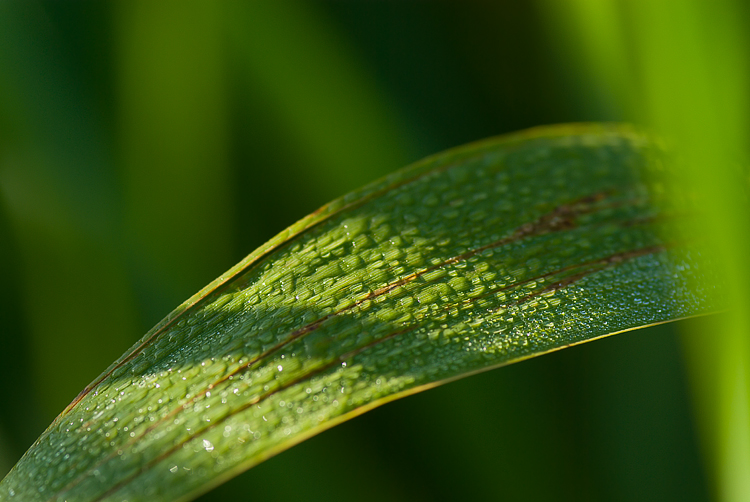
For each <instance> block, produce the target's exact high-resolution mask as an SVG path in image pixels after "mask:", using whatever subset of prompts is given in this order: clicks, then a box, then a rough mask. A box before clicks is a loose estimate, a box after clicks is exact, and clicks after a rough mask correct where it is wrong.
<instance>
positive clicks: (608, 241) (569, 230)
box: [0, 125, 719, 502]
mask: <svg viewBox="0 0 750 502" xmlns="http://www.w3.org/2000/svg"><path fill="white" fill-rule="evenodd" d="M667 162H668V159H667V158H666V157H665V156H664V154H663V152H662V150H661V149H660V148H658V147H657V146H656V145H655V144H654V143H653V142H652V141H650V140H649V139H648V137H646V136H644V135H643V134H641V133H639V132H637V131H634V130H632V129H630V128H628V127H625V126H597V125H571V126H558V127H551V128H542V129H535V130H531V131H527V132H523V133H519V134H516V135H511V136H507V137H502V138H497V139H491V140H487V141H484V142H480V143H476V144H472V145H468V146H465V147H461V148H458V149H454V150H450V151H448V152H444V153H441V154H438V155H435V156H433V157H430V158H428V159H426V160H424V161H422V162H419V163H417V164H415V165H413V166H411V167H409V168H407V169H405V170H402V171H399V172H397V173H395V174H393V175H391V176H389V177H387V178H385V179H384V180H381V181H379V182H376V183H374V184H372V185H369V186H367V187H365V188H363V189H361V190H359V191H356V192H354V193H351V194H349V195H347V196H344V197H343V198H341V199H338V200H336V201H334V202H332V203H331V204H329V205H327V206H324V207H323V208H321V209H320V210H318V211H317V212H315V213H313V214H312V215H310V216H308V217H306V218H304V219H302V220H301V221H299V222H298V223H296V224H295V225H293V226H292V227H290V228H289V229H287V230H286V231H284V232H282V233H281V234H279V235H278V236H277V237H275V238H273V239H272V240H271V241H269V242H268V243H266V244H265V245H263V246H261V247H260V248H259V249H257V250H256V251H254V252H253V253H252V254H250V255H249V256H248V257H247V258H246V259H245V260H243V261H242V262H241V263H239V264H238V265H236V266H235V267H234V268H232V269H231V270H230V271H228V272H227V273H226V274H225V275H223V276H221V277H220V278H219V279H217V280H216V281H214V282H213V283H212V284H210V285H209V286H207V287H206V288H204V289H203V290H202V291H200V292H199V293H198V294H196V295H195V296H194V297H193V298H191V299H190V300H188V301H187V302H186V303H184V304H183V305H182V306H180V307H179V308H178V309H177V310H175V311H174V312H173V313H172V314H170V315H169V316H168V317H167V318H166V319H164V320H163V321H162V322H161V323H159V324H158V325H157V326H156V327H155V328H154V329H152V330H151V331H150V332H149V333H148V334H146V336H145V337H144V338H143V339H142V340H141V341H140V342H138V343H137V344H136V345H135V346H134V347H133V348H132V349H131V350H130V351H129V352H128V353H127V354H125V355H124V356H123V357H122V358H121V359H119V360H118V361H116V362H115V363H113V365H112V366H110V367H109V368H108V369H107V370H106V371H105V372H104V373H103V374H102V375H101V376H100V377H99V378H98V379H97V380H96V381H94V382H93V383H92V384H91V385H90V386H89V387H87V388H86V389H85V390H84V391H83V392H82V393H81V394H80V395H79V397H78V398H77V399H76V400H75V401H74V402H73V403H72V404H71V405H70V406H69V407H68V408H67V409H66V410H65V411H64V412H63V413H62V414H61V415H60V416H59V417H58V419H57V420H56V421H55V422H54V423H53V424H52V425H51V426H50V428H49V429H48V430H47V431H46V432H45V433H44V434H43V435H42V436H41V437H40V439H39V440H38V441H37V442H36V443H35V444H34V445H33V446H32V448H31V449H30V450H29V451H28V452H27V454H26V455H25V456H24V457H23V458H22V459H21V460H20V461H19V463H18V464H17V465H16V466H15V467H14V468H13V470H12V471H11V473H10V474H9V476H8V477H7V478H6V479H5V480H4V481H3V482H2V484H0V497H7V496H8V495H9V494H15V495H16V496H17V498H19V499H22V500H24V501H63V500H77V501H100V500H129V501H131V502H132V501H136V500H149V501H155V500H162V501H166V500H187V499H190V498H192V497H195V496H197V495H198V494H199V493H202V492H204V491H206V490H207V489H209V488H210V487H211V486H213V485H216V484H218V483H220V482H221V481H223V480H226V479H228V478H229V477H232V476H234V475H236V474H237V473H238V472H241V471H242V470H245V469H247V468H249V467H252V466H253V465H256V464H258V463H259V462H262V461H263V460H265V459H267V458H268V457H270V456H272V455H275V454H276V453H279V452H280V451H283V450H284V449H286V448H289V447H290V446H292V445H294V444H296V443H298V442H300V441H302V440H304V439H306V438H308V437H310V436H312V435H314V434H317V433H319V432H320V431H322V430H325V429H327V428H329V427H332V426H333V425H336V424H337V423H340V422H342V421H344V420H347V419H349V418H351V417H353V416H356V415H358V414H360V413H363V412H365V411H367V410H369V409H372V408H373V407H375V406H378V405H380V404H383V403H385V402H388V401H390V400H393V399H396V398H398V397H402V396H405V395H408V394H411V393H414V392H418V391H420V390H424V389H427V388H430V387H433V386H435V385H438V384H439V383H443V382H446V381H449V380H451V379H455V378H459V377H462V376H466V375H468V374H471V373H475V372H478V371H482V370H486V369H488V368H491V367H496V366H500V365H504V364H509V363H511V362H515V361H520V360H523V359H526V358H529V357H533V356H535V355H539V354H543V353H546V352H550V351H553V350H557V349H560V348H564V347H567V346H570V345H574V344H577V343H582V342H585V341H587V340H592V339H595V338H599V337H602V336H606V335H609V334H613V333H617V332H622V331H627V330H630V329H634V328H637V327H641V326H645V325H649V324H654V323H660V322H666V321H669V320H673V319H677V318H683V317H687V316H694V315H700V314H705V313H708V312H711V311H715V310H716V309H717V305H718V304H714V302H719V300H718V299H715V298H708V297H706V296H705V294H703V293H702V292H701V291H697V290H696V289H695V288H696V286H695V285H698V284H704V285H705V284H707V283H709V282H711V283H712V281H713V279H711V275H710V274H708V272H707V271H706V270H704V268H705V267H704V264H703V263H701V262H700V261H699V257H700V256H701V252H700V249H699V247H700V245H701V241H700V239H697V238H696V237H695V236H689V237H688V236H686V235H684V233H683V232H681V229H682V228H687V227H686V223H685V221H684V220H687V219H688V218H686V215H688V214H691V212H692V211H694V208H692V207H682V206H677V205H676V203H675V201H677V200H682V201H684V202H685V203H686V204H687V203H689V202H691V201H693V199H691V198H690V197H683V198H682V199H678V198H676V197H673V196H671V194H670V193H669V191H670V190H669V189H668V187H667V186H666V185H664V184H663V183H661V182H660V181H659V180H658V178H656V177H654V176H655V175H656V174H658V173H660V172H663V170H664V166H665V165H668V164H667ZM103 329H105V327H103ZM644 350H648V349H647V348H646V349H644Z"/></svg>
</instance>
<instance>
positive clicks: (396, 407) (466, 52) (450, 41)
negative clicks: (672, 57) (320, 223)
mask: <svg viewBox="0 0 750 502" xmlns="http://www.w3.org/2000/svg"><path fill="white" fill-rule="evenodd" d="M281 3H282V4H283V6H274V4H275V2H266V3H257V2H253V3H243V2H220V3H219V2H214V3H209V2H193V1H191V2H176V1H171V2H150V3H149V2H141V3H138V2H126V1H123V2H65V3H63V2H35V1H24V2H21V1H13V2H11V1H5V2H2V3H0V263H1V265H0V285H1V286H2V287H0V295H2V296H1V297H0V326H1V328H0V330H1V332H0V382H2V383H0V385H2V387H0V388H1V389H2V401H1V402H0V474H4V473H5V472H6V471H7V470H8V469H9V468H10V467H11V465H12V464H13V463H14V462H15V461H16V460H17V459H18V458H19V457H20V455H21V454H22V453H23V452H24V451H25V450H26V449H27V448H28V447H29V446H30V445H31V443H32V442H33V441H34V439H35V438H36V437H37V436H38V435H39V434H40V433H41V432H42V430H43V429H44V428H45V427H46V426H47V425H48V424H49V422H51V421H52V420H53V419H54V417H55V416H56V414H57V413H59V411H61V410H62V408H63V407H64V406H65V405H66V404H67V403H68V402H70V401H71V400H72V399H73V398H74V397H75V395H76V394H77V393H78V391H79V390H81V389H82V388H83V387H84V386H85V385H86V384H87V383H88V382H90V381H91V380H92V379H93V378H94V377H96V376H97V374H98V373H99V372H101V371H102V370H103V369H104V368H105V367H106V366H107V365H108V364H109V363H110V362H111V361H112V360H114V359H115V358H116V357H117V356H119V355H120V354H121V353H122V352H124V351H125V350H126V349H127V348H128V347H129V346H130V345H131V344H132V343H133V342H134V341H135V340H137V339H138V338H139V337H140V336H141V335H142V334H143V333H144V332H145V331H146V330H147V329H148V328H150V327H151V326H152V325H153V324H154V323H156V322H157V321H158V320H159V319H160V318H161V317H163V316H164V315H166V314H167V313H168V312H169V311H170V310H171V309H172V308H174V307H175V306H177V305H178V304H179V303H180V302H181V301H183V300H184V299H186V298H187V297H188V296H190V295H191V294H193V293H194V292H195V291H197V290H198V289H199V288H200V287H202V286H203V285H205V284H206V283H208V282H209V281H210V280H212V279H213V278H215V277H216V276H218V275H219V274H220V273H222V272H223V271H224V270H226V269H227V268H229V267H230V266H231V265H233V264H234V263H235V262H237V261H239V260H240V259H241V258H242V257H243V256H244V255H246V254H247V253H249V252H250V251H251V250H252V249H253V248H255V247H256V246H258V245H259V244H261V243H262V242H264V241H265V240H266V239H268V238H270V237H271V236H272V235H274V234H275V233H277V232H278V231H280V230H282V229H283V228H284V227H286V226H287V225H289V224H291V223H293V222H294V221H295V220H297V219H299V218H301V217H302V216H304V215H305V214H307V213H309V212H311V211H313V210H315V209H316V208H317V207H319V206H320V205H321V204H323V203H325V202H327V201H328V200H330V199H332V198H334V197H336V196H338V195H341V194H343V193H345V192H347V191H349V190H351V189H354V188H356V187H358V186H360V185H362V184H364V183H366V182H368V181H371V180H373V179H375V178H377V177H379V176H382V175H384V174H386V173H388V172H390V171H392V170H394V169H397V168H399V167H402V166H403V165H406V164H407V163H409V162H412V161H415V160H417V159H419V158H421V157H423V156H425V155H428V154H430V153H434V152H436V151H439V150H442V149H445V148H448V147H452V146H456V145H459V144H462V143H465V142H469V141H472V140H476V139H481V138H485V137H488V136H492V135H497V134H502V133H505V132H510V131H514V130H518V129H522V128H526V127H530V126H534V125H541V124H551V123H559V122H575V121H601V120H606V121H610V120H633V119H634V118H635V117H634V112H631V111H630V110H628V109H627V108H623V106H620V105H621V104H620V105H618V103H616V102H614V101H612V100H608V99H607V90H606V89H601V88H598V87H597V86H596V84H595V83H594V82H593V81H591V80H590V79H587V77H586V76H585V72H579V71H578V70H577V68H580V61H576V60H574V59H571V56H570V54H569V53H566V52H565V51H563V50H561V47H560V38H559V37H560V34H559V33H555V32H554V30H551V29H550V26H549V20H550V13H549V12H546V11H545V10H544V9H545V8H546V7H545V6H546V5H547V3H545V2H518V1H495V2H486V3H484V2H465V1H464V2H426V1H424V2H397V1H392V2H385V1H379V2H374V1H373V2H348V1H338V2H309V3H292V2H281ZM682 366H683V363H682V360H681V354H680V346H679V338H678V336H677V334H676V331H675V327H674V326H663V327H657V328H650V329H646V330H642V331H637V332H631V333H627V334H623V335H620V336H617V337H614V338H610V339H605V340H601V341H598V342H596V343H593V344H589V345H585V346H581V347H576V348H573V349H569V350H565V351H563V352H560V353H556V354H552V355H548V356H545V357H543V358H540V359H535V360H531V361H527V362H524V363H522V364H519V365H515V366H511V367H508V368H503V369H500V370H496V371H492V372H489V373H485V374H482V375H478V376H474V377H471V378H468V379H465V380H462V381H459V382H455V383H452V384H449V385H446V386H444V387H441V388H439V389H435V390H431V391H428V392H425V393H423V394H420V395H417V396H414V397H410V398H408V399H405V400H402V401H398V402H395V403H391V404H388V405H386V406H384V407H382V408H379V409H377V410H374V411H372V412H369V413H367V414H366V415H364V416H362V417H359V418H357V419H355V420H353V421H351V422H348V423H346V424H343V425H341V426H338V427H336V428H334V429H333V430H331V431H328V432H325V433H323V434H321V435H320V436H317V437H315V438H313V439H311V440H309V441H307V442H305V443H303V444H301V445H299V446H297V447H295V448H293V449H291V450H289V451H287V452H285V453H283V454H281V455H279V456H278V457H275V458H273V459H271V460H269V461H268V462H266V463H264V464H261V465H260V466H258V467H256V468H254V469H252V470H250V471H248V472H247V473H245V474H243V475H241V476H239V477H237V478H236V479H234V480H232V481H231V482H229V483H227V484H225V485H223V486H221V487H220V488H218V489H216V490H215V491H214V492H211V493H209V494H207V495H205V496H204V497H203V498H201V499H200V500H206V501H207V500H230V499H234V500H292V499H297V500H325V501H335V500H372V501H375V500H394V501H395V500H425V501H427V500H446V501H447V500H571V501H579V500H680V501H687V500H704V499H707V498H708V493H709V490H708V488H707V481H706V479H705V475H704V474H703V469H702V465H701V458H700V455H699V451H698V446H697V440H696V432H695V430H694V426H693V423H692V418H691V410H690V403H689V396H688V390H687V385H686V379H685V376H684V373H683V367H682Z"/></svg>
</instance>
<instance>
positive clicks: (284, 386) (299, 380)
mask: <svg viewBox="0 0 750 502" xmlns="http://www.w3.org/2000/svg"><path fill="white" fill-rule="evenodd" d="M416 328H417V326H412V327H409V328H405V329H402V330H399V331H394V332H393V333H389V334H388V335H386V336H384V337H382V338H379V339H377V340H374V341H372V342H370V343H368V344H366V345H363V346H362V347H358V348H356V349H353V350H351V351H349V352H347V353H344V354H342V355H341V356H338V357H336V358H334V359H333V360H332V361H330V362H328V363H325V364H324V365H322V366H320V367H319V368H314V369H313V370H311V371H310V372H308V373H306V374H304V375H300V376H299V377H297V378H295V379H293V380H291V381H289V382H285V383H283V384H281V385H280V386H279V387H277V388H276V389H273V390H270V391H268V392H266V393H265V394H262V395H260V396H258V397H256V398H254V399H251V400H250V401H248V402H246V403H245V404H243V405H242V406H240V407H238V408H237V409H234V410H232V411H231V412H229V413H228V414H227V415H225V416H223V417H221V418H219V419H217V420H216V421H214V422H213V423H211V425H208V426H206V427H204V428H202V429H200V430H199V431H197V432H195V433H194V434H192V435H191V436H189V437H187V438H185V439H183V440H180V441H178V442H177V443H175V444H174V445H173V446H172V447H171V448H170V449H169V450H167V451H165V452H163V453H162V454H161V455H159V456H157V457H156V458H153V459H152V460H150V461H149V462H148V463H147V464H146V465H145V466H143V467H141V469H140V470H139V471H138V472H136V473H135V474H132V475H131V476H129V477H128V478H126V479H123V480H122V481H120V482H118V483H117V484H115V485H114V486H112V487H111V488H110V489H109V490H107V491H106V492H105V493H103V494H102V495H100V496H99V497H98V498H96V499H95V500H94V502H99V501H101V500H103V499H104V498H106V497H108V496H110V495H112V494H113V493H115V492H117V491H118V490H119V489H120V488H122V487H124V486H125V485H127V484H129V483H130V482H131V481H133V480H135V479H136V478H137V477H138V476H140V475H141V474H144V473H145V472H147V471H148V470H149V469H151V468H152V467H154V466H155V465H156V464H158V463H160V462H162V461H164V460H166V459H168V458H169V457H170V456H172V454H174V453H175V452H177V451H179V450H180V449H181V448H182V447H183V446H184V445H185V444H187V443H189V442H190V441H194V440H196V439H199V438H200V436H201V435H202V434H205V433H206V432H209V431H210V430H212V429H214V428H216V427H218V426H219V425H221V424H223V423H224V422H226V421H227V420H229V419H230V418H233V417H235V416H236V415H238V414H239V413H242V412H243V411H245V410H247V409H249V408H251V407H253V406H255V405H257V404H259V403H261V402H263V401H265V400H266V399H269V398H271V397H273V396H274V395H276V394H278V393H279V392H283V391H285V390H287V389H289V388H291V387H292V386H294V385H298V384H301V383H304V382H307V381H309V380H312V378H314V377H315V376H316V375H319V374H320V373H323V372H325V371H327V370H329V369H331V368H333V367H334V366H336V365H338V364H341V363H342V362H345V361H346V360H347V359H349V358H352V357H354V356H356V355H358V354H359V353H361V352H363V351H364V350H366V349H368V348H370V347H372V346H373V345H377V344H378V343H381V342H384V341H386V340H389V339H391V338H394V337H396V336H399V335H402V334H404V333H408V332H410V331H413V330H414V329H416ZM61 493H62V492H61Z"/></svg>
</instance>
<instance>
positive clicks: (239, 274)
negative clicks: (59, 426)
mask: <svg viewBox="0 0 750 502" xmlns="http://www.w3.org/2000/svg"><path fill="white" fill-rule="evenodd" d="M481 157H482V155H476V156H473V157H466V158H462V159H461V160H460V162H453V163H448V164H445V165H442V166H436V167H435V168H433V169H429V170H426V171H424V172H421V173H418V174H417V175H415V176H412V177H411V178H405V179H403V180H399V181H397V182H394V183H391V184H390V185H387V186H385V187H383V188H382V189H380V190H376V191H374V192H372V193H370V194H367V195H365V196H363V197H361V198H359V199H357V200H355V201H352V202H350V203H349V204H345V205H343V206H341V207H339V208H338V209H336V210H334V211H332V212H331V213H329V214H326V215H324V216H322V217H321V218H320V219H318V220H315V217H316V216H319V215H321V214H322V213H323V212H324V211H325V210H326V209H328V208H329V207H330V206H331V204H333V203H329V204H325V205H323V206H321V207H320V208H318V209H316V210H315V211H314V212H313V213H311V214H310V215H308V216H307V217H306V218H305V219H308V220H310V222H309V224H307V225H306V226H304V227H302V228H301V229H299V230H298V231H296V233H294V234H293V235H291V236H289V237H288V238H287V239H285V240H284V241H282V242H279V243H277V244H273V245H271V246H269V247H268V248H267V249H265V250H264V251H263V252H262V253H260V254H259V255H257V256H256V257H255V258H253V259H252V260H250V261H249V262H248V263H246V264H245V266H243V267H242V268H240V269H239V270H237V271H235V272H234V273H232V275H230V276H228V277H227V278H226V279H225V280H224V281H222V282H220V283H219V284H217V285H216V286H215V287H214V288H213V289H211V290H210V291H206V292H205V293H204V294H203V296H202V297H200V298H198V299H196V300H195V301H194V302H193V303H191V304H190V305H189V306H187V307H186V308H185V310H183V311H181V312H179V313H178V314H177V315H176V316H175V317H174V318H172V319H169V321H167V322H166V323H164V325H162V326H160V327H159V328H158V329H157V330H156V331H154V333H152V334H151V336H149V337H148V338H147V339H146V340H144V341H143V342H141V343H140V344H139V345H138V346H137V347H135V348H134V349H133V350H132V351H131V352H130V353H128V354H127V355H126V356H125V357H123V358H122V360H120V361H118V362H117V363H116V364H114V365H113V366H112V367H111V368H110V369H109V370H107V371H106V372H105V373H103V374H102V375H100V376H99V377H97V378H96V379H95V380H94V381H93V382H92V383H90V384H89V385H87V386H86V387H85V388H84V389H83V390H82V391H81V392H80V393H79V394H78V395H77V396H76V397H75V399H73V401H71V403H70V404H68V406H66V407H65V409H64V410H63V411H62V413H60V415H58V417H57V418H56V419H55V421H58V420H60V419H61V417H62V416H63V415H65V414H67V413H68V412H69V411H70V410H71V409H72V408H73V407H74V406H75V405H77V404H78V403H79V402H80V401H81V400H82V399H83V398H84V397H85V396H86V395H87V394H89V393H90V392H91V390H92V389H93V388H94V387H96V386H97V385H99V384H100V383H102V382H103V381H104V380H105V379H106V378H108V377H109V376H110V375H112V373H113V372H114V371H115V370H117V369H118V368H120V367H121V366H123V365H124V364H126V363H127V362H129V361H131V360H132V359H133V358H135V357H136V356H138V354H140V353H141V351H143V349H145V348H146V347H148V346H149V345H150V344H151V343H152V342H154V340H155V339H156V338H157V337H158V336H160V335H161V334H162V333H164V331H166V330H167V329H169V328H171V327H172V326H173V325H174V324H175V323H176V322H177V321H179V320H180V319H181V318H182V317H184V316H185V315H187V314H188V313H189V312H192V311H193V310H194V309H195V308H197V307H200V306H201V305H203V304H205V303H206V302H207V301H208V300H209V299H210V298H212V297H213V296H215V295H216V294H217V293H220V292H221V291H222V290H223V289H224V288H226V287H228V286H229V285H230V284H232V283H233V282H234V281H236V280H237V279H238V278H240V277H242V276H244V275H245V274H247V273H249V272H250V271H251V270H252V269H253V267H255V266H256V265H258V264H260V263H261V262H262V261H263V260H264V259H266V258H268V257H269V256H270V255H271V254H273V253H274V252H275V251H277V250H279V249H280V248H281V247H283V246H285V245H288V244H290V243H291V242H292V241H293V240H294V239H296V238H298V237H300V236H301V235H303V234H304V233H305V232H307V231H308V230H310V229H312V228H314V227H316V226H318V225H320V224H322V223H323V222H325V221H328V220H329V219H331V218H332V217H334V216H336V215H338V214H340V213H343V212H344V211H348V210H351V209H356V208H357V207H360V206H362V205H364V204H366V203H367V202H369V201H371V200H372V199H374V198H376V197H379V196H381V195H383V194H385V193H388V192H389V191H391V190H395V189H397V188H401V187H403V186H406V185H409V184H410V183H414V182H416V181H419V180H420V179H422V178H424V177H426V176H429V175H431V174H434V173H440V172H445V171H448V170H449V169H452V168H454V167H457V166H459V165H462V164H465V163H467V162H472V161H474V160H477V159H479V158H481ZM263 246H265V244H264V245H263ZM263 246H261V248H262V247H263ZM188 301H189V300H188ZM162 322H163V321H162Z"/></svg>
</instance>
